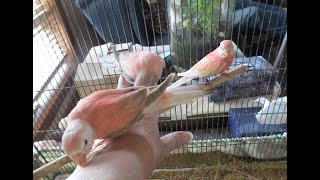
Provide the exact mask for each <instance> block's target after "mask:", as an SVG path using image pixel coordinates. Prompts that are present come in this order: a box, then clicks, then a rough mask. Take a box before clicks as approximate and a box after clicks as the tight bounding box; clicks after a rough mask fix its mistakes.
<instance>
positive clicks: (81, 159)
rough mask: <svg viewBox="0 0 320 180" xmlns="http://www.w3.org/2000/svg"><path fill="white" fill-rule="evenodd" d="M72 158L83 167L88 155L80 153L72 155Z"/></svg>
mask: <svg viewBox="0 0 320 180" xmlns="http://www.w3.org/2000/svg"><path fill="white" fill-rule="evenodd" d="M70 158H71V159H72V160H73V161H74V162H75V163H77V165H79V166H81V167H83V166H84V165H85V164H86V162H87V159H86V155H84V154H80V153H77V154H74V155H71V156H70Z"/></svg>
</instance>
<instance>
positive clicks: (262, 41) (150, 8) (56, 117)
mask: <svg viewBox="0 0 320 180" xmlns="http://www.w3.org/2000/svg"><path fill="white" fill-rule="evenodd" d="M33 4H34V5H33V6H34V22H33V24H34V29H36V33H35V32H34V49H36V48H39V46H44V48H45V49H47V51H48V52H46V53H48V54H49V55H48V56H49V58H48V59H47V61H48V62H47V63H48V64H50V63H52V64H54V66H56V67H55V69H54V71H53V73H52V74H51V75H50V76H49V78H48V80H46V81H45V82H43V86H42V87H38V89H34V90H33V91H34V102H33V107H34V116H33V125H34V129H33V133H34V136H33V138H34V144H33V150H34V151H33V153H34V161H33V164H34V169H36V168H39V167H41V166H43V165H45V164H47V163H48V162H50V161H52V160H54V159H56V158H58V157H61V156H62V155H63V154H64V153H63V150H62V149H61V146H60V142H61V136H62V133H63V129H64V127H65V125H66V119H67V115H68V113H69V112H70V111H71V110H72V108H73V107H75V106H76V104H77V102H78V101H79V100H80V99H81V98H84V97H86V96H88V95H89V94H91V93H92V92H94V91H97V90H101V89H111V88H116V86H117V79H118V77H119V74H120V72H119V71H118V70H116V69H111V68H106V67H104V66H103V61H104V60H105V59H108V58H111V54H110V53H109V52H108V47H107V46H108V43H113V44H115V45H116V48H117V50H118V51H120V52H121V51H128V50H133V49H138V50H147V51H152V52H156V53H158V54H159V55H161V56H163V58H164V60H165V61H166V68H165V70H164V72H163V75H162V77H161V79H160V80H159V83H160V82H162V81H163V80H164V79H165V77H166V76H167V75H168V74H169V73H170V72H176V73H177V72H180V71H181V70H182V71H183V70H187V69H189V68H190V67H191V66H192V65H194V64H195V63H196V62H197V61H198V60H199V59H201V58H202V57H204V56H205V55H206V54H208V53H209V52H210V51H212V50H213V49H215V48H216V47H218V46H219V42H220V41H221V40H223V39H232V40H233V41H234V42H235V43H236V44H237V46H238V48H239V49H240V50H241V51H242V52H243V53H244V55H245V56H246V57H237V58H235V61H234V64H241V63H244V62H245V63H247V64H249V65H251V69H250V68H249V70H250V73H251V74H249V71H248V72H246V73H247V74H246V75H243V76H242V75H240V77H238V79H236V78H233V79H232V80H230V81H228V82H226V83H223V84H221V85H219V86H218V87H217V88H216V90H214V91H213V92H212V95H210V96H208V97H202V98H198V99H196V100H194V101H193V102H192V103H188V104H182V105H178V106H176V107H174V108H172V109H171V110H169V111H167V112H165V113H163V114H161V115H160V116H159V130H160V134H161V135H165V134H167V133H170V132H173V131H176V130H186V131H191V132H192V133H193V134H194V139H193V140H192V141H191V142H189V143H188V144H187V145H186V146H184V147H182V148H179V149H177V150H174V151H173V152H172V154H182V153H205V152H212V151H220V152H223V153H226V154H231V155H235V156H236V157H239V158H240V159H241V160H250V161H251V160H254V161H261V160H278V159H281V160H283V159H286V141H287V139H286V138H287V133H286V120H285V124H284V125H283V126H282V127H281V128H280V129H281V130H279V128H278V129H272V128H273V126H268V127H262V128H264V131H265V132H267V133H264V134H263V133H262V134H261V133H260V134H255V135H252V133H251V134H250V133H244V134H240V135H239V132H238V131H239V129H236V130H235V128H239V127H234V126H240V125H239V124H238V125H234V124H230V122H231V115H230V114H231V111H232V110H235V109H238V110H241V109H242V110H243V112H241V113H239V114H236V115H234V116H232V117H233V120H232V121H234V123H235V122H237V119H235V118H236V117H238V118H239V117H247V116H248V117H249V115H248V113H246V112H247V111H250V109H254V108H257V107H262V105H261V104H259V103H256V102H253V100H254V99H256V98H258V97H267V98H269V100H270V99H276V98H279V97H283V96H286V90H287V85H286V81H287V79H286V76H287V75H286V74H287V59H286V50H285V48H286V38H287V35H286V18H287V14H286V11H284V10H283V7H286V1H284V0H279V1H277V0H273V1H272V0H269V1H260V0H257V1H245V0H238V1H231V0H212V1H210V0H187V1H183V0H158V1H151V2H150V1H148V2H147V1H143V0H136V1H119V0H116V1H111V0H100V1H98V0H76V1H75V0H66V1H54V0H34V1H33ZM266 4H268V6H267V5H266ZM208 25H210V26H208ZM35 37H37V38H35ZM35 39H36V40H35ZM44 42H46V43H44ZM43 44H44V45H43ZM61 49H63V50H62V51H61ZM61 52H62V53H61ZM60 54H62V55H63V58H61V55H60ZM40 59H41V58H40ZM61 59H62V60H61ZM245 59H246V61H245ZM35 63H37V62H34V64H35ZM40 68H41V67H40ZM35 76H41V74H36V75H34V78H35ZM262 81H263V82H262ZM191 83H196V81H192V82H191ZM232 88H233V89H232ZM256 112H257V111H256ZM271 113H273V114H275V115H276V116H281V117H282V118H286V116H285V115H283V113H282V114H281V113H279V109H276V108H273V110H272V112H271ZM269 114H270V112H269ZM252 116H253V117H254V115H253V113H251V116H250V118H252ZM250 118H248V119H250ZM241 121H242V120H240V121H239V122H238V123H241ZM236 124H237V123H236ZM245 126H246V127H245V128H246V129H245V130H244V131H248V132H251V131H250V129H251V130H253V129H256V128H257V125H256V124H255V123H252V122H251V123H247V124H246V125H245ZM265 129H267V130H265ZM232 131H234V132H236V133H238V134H237V135H234V136H233V135H231V134H232V133H231V132H232ZM253 134H254V133H253ZM74 168H75V163H73V162H71V163H68V164H66V165H64V166H63V167H61V168H59V169H57V171H56V172H54V173H53V174H54V175H57V174H67V173H71V172H72V171H73V170H74ZM52 177H53V176H52V174H51V175H49V176H47V177H46V178H49V179H52Z"/></svg>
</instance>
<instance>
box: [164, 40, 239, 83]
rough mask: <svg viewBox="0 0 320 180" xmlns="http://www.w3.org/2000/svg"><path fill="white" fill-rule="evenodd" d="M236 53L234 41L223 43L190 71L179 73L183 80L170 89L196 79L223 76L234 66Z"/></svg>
mask: <svg viewBox="0 0 320 180" xmlns="http://www.w3.org/2000/svg"><path fill="white" fill-rule="evenodd" d="M236 52H237V46H236V45H235V43H234V42H233V41H231V40H224V41H221V42H220V46H219V47H218V48H216V49H215V50H214V51H212V52H210V53H209V54H207V55H206V56H205V57H203V58H202V59H201V60H200V61H199V62H197V63H196V64H195V65H194V66H192V67H191V68H190V69H189V70H188V71H186V72H183V73H178V74H177V75H178V76H182V78H180V79H179V80H177V81H176V82H175V83H173V84H171V85H170V86H169V87H168V89H171V88H175V87H178V86H181V85H183V84H185V83H187V82H188V81H191V80H193V79H195V78H208V77H211V76H213V75H216V74H223V73H224V72H225V71H226V70H227V69H228V68H229V66H230V65H231V64H232V61H233V59H234V58H235V55H236Z"/></svg>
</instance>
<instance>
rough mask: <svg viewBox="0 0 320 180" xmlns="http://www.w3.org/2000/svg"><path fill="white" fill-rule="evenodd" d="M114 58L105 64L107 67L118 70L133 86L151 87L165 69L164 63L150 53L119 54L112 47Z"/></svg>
mask: <svg viewBox="0 0 320 180" xmlns="http://www.w3.org/2000/svg"><path fill="white" fill-rule="evenodd" d="M113 55H114V58H112V59H111V61H110V62H105V63H104V65H105V66H107V67H112V68H118V69H120V70H121V71H122V75H123V76H124V77H125V79H126V80H127V81H128V82H129V83H130V84H132V85H133V86H151V85H152V84H154V83H156V82H157V81H158V80H159V79H160V77H161V74H162V70H163V69H164V68H165V65H166V64H165V61H164V60H163V59H162V58H161V57H160V56H159V55H157V54H156V53H152V52H150V51H138V52H124V53H121V54H119V53H118V52H117V51H116V49H115V46H113Z"/></svg>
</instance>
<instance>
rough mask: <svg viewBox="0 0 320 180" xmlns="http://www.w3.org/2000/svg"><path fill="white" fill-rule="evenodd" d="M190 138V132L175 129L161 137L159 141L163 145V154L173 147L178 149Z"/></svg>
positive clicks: (191, 136)
mask: <svg viewBox="0 0 320 180" xmlns="http://www.w3.org/2000/svg"><path fill="white" fill-rule="evenodd" d="M192 138H193V135H192V133H191V132H186V131H176V132H172V133H170V134H167V135H165V136H163V137H161V141H162V143H163V145H164V149H163V151H164V152H163V155H164V156H166V155H167V154H169V153H170V152H171V151H173V150H174V149H178V148H180V147H181V146H183V145H185V144H187V143H188V142H189V141H191V140H192ZM163 158H164V157H163Z"/></svg>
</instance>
